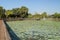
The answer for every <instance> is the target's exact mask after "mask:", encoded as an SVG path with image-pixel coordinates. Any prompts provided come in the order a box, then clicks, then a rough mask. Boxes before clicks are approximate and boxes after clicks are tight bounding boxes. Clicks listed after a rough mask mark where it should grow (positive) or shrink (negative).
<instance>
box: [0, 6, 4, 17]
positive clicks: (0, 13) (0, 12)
mask: <svg viewBox="0 0 60 40" xmlns="http://www.w3.org/2000/svg"><path fill="white" fill-rule="evenodd" d="M3 15H5V9H3V7H2V6H0V18H3V17H4V16H3Z"/></svg>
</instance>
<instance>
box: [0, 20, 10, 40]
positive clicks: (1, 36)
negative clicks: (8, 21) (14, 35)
mask: <svg viewBox="0 0 60 40" xmlns="http://www.w3.org/2000/svg"><path fill="white" fill-rule="evenodd" d="M0 40H11V38H10V35H9V33H8V31H7V29H6V25H5V24H4V21H3V20H0Z"/></svg>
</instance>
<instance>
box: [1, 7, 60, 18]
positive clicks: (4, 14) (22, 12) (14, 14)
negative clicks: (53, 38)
mask: <svg viewBox="0 0 60 40" xmlns="http://www.w3.org/2000/svg"><path fill="white" fill-rule="evenodd" d="M47 14H48V13H47V12H43V13H41V14H39V13H35V14H34V15H32V13H29V8H27V7H25V6H22V7H20V8H13V9H11V10H6V9H4V8H3V7H2V6H0V19H2V18H39V19H41V18H60V13H58V12H55V13H54V14H51V15H47Z"/></svg>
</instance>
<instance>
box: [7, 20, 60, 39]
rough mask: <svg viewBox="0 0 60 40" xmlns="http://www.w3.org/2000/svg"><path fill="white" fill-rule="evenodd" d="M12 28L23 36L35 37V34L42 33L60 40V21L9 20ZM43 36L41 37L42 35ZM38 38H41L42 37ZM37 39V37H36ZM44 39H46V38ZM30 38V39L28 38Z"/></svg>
mask: <svg viewBox="0 0 60 40" xmlns="http://www.w3.org/2000/svg"><path fill="white" fill-rule="evenodd" d="M7 24H8V25H9V26H10V28H11V29H12V30H13V31H14V32H15V34H16V35H17V36H18V37H19V38H22V40H23V39H24V38H25V40H26V37H30V36H31V37H33V36H34V35H35V36H36V35H40V36H43V37H45V39H46V38H47V39H49V40H59V39H60V36H59V35H60V22H57V21H48V20H40V21H36V20H33V21H31V20H25V21H10V22H7ZM40 38H41V37H40ZM40 38H39V39H37V37H36V40H41V39H42V38H41V39H40ZM34 39H35V38H34ZM45 39H44V40H45ZM47 39H46V40H47ZM27 40H29V39H27Z"/></svg>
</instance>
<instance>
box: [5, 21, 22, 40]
mask: <svg viewBox="0 0 60 40" xmlns="http://www.w3.org/2000/svg"><path fill="white" fill-rule="evenodd" d="M4 23H5V25H6V28H7V30H8V32H9V34H10V37H11V40H21V39H20V38H19V37H18V36H17V35H16V34H15V33H14V31H13V30H12V29H11V28H10V27H9V25H8V24H7V23H6V21H4Z"/></svg>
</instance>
